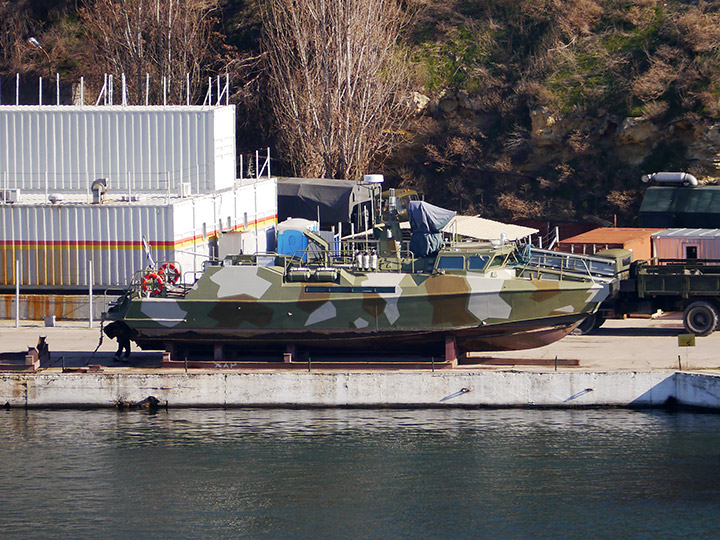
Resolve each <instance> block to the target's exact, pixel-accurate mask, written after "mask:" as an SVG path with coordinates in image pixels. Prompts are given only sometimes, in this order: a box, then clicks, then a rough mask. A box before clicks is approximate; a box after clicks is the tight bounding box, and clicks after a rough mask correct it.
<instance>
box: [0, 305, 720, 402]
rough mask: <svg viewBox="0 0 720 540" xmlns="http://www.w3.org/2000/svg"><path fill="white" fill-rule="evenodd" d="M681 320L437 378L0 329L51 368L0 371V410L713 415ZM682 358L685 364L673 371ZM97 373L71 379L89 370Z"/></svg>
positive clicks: (716, 352) (611, 327) (712, 388)
mask: <svg viewBox="0 0 720 540" xmlns="http://www.w3.org/2000/svg"><path fill="white" fill-rule="evenodd" d="M681 332H682V326H681V324H680V322H679V320H678V319H677V318H673V317H665V318H662V319H658V320H649V319H648V320H642V319H629V320H625V321H608V323H606V326H603V328H602V329H600V331H599V332H598V333H597V334H595V335H592V336H568V337H567V338H565V339H563V340H561V341H559V342H557V343H554V344H552V345H549V346H547V347H543V348H540V349H533V350H527V351H511V352H507V353H492V354H488V355H487V356H488V357H492V358H495V359H497V358H505V360H506V361H507V362H508V363H509V364H508V365H505V366H487V365H481V364H477V365H461V366H459V367H457V368H453V369H444V370H438V371H434V372H433V371H431V370H430V369H426V370H403V369H401V368H398V369H392V370H383V371H368V370H352V369H344V368H343V369H333V370H329V369H322V368H321V367H316V366H315V365H313V367H312V370H311V371H309V372H308V371H304V370H300V371H298V370H295V371H286V370H269V369H252V370H249V369H232V370H227V369H214V370H189V371H188V372H185V371H184V370H182V369H168V368H159V367H157V366H159V359H160V354H159V353H156V352H134V353H133V355H132V362H131V364H130V365H127V364H117V363H115V362H114V361H113V360H112V354H113V351H114V349H115V343H114V342H113V341H111V340H108V339H107V338H105V339H104V340H103V344H102V345H101V347H100V348H99V349H98V352H97V353H96V354H95V356H93V357H92V359H91V354H92V351H93V350H94V349H95V347H96V346H97V344H98V338H99V328H87V324H85V327H84V328H83V326H82V324H80V323H74V324H69V323H67V325H63V326H59V327H54V328H44V327H40V326H35V325H32V324H31V323H25V324H23V325H21V327H20V328H15V327H14V324H12V323H11V322H9V321H2V322H0V349H2V350H1V351H0V352H8V351H20V350H22V349H24V348H25V347H26V346H29V345H33V344H34V343H35V342H36V341H37V338H38V336H39V335H44V336H47V341H48V343H49V345H50V350H51V353H52V358H51V363H50V364H46V367H43V368H41V369H40V370H38V371H37V372H33V373H0V405H6V406H9V407H27V408H36V407H37V408H39V407H48V408H49V407H115V406H124V405H132V404H134V403H138V402H142V401H143V400H146V399H147V398H149V397H151V396H152V397H153V398H154V399H156V400H157V401H158V403H159V405H160V406H168V407H660V406H664V405H668V404H678V405H681V406H690V407H702V408H707V409H718V410H720V333H716V334H713V335H711V336H709V337H706V338H697V344H696V346H695V347H691V348H684V347H683V348H680V347H678V340H677V334H678V333H681ZM554 357H558V359H578V360H580V365H579V366H578V367H561V368H558V369H557V371H556V370H555V369H554V368H553V367H537V366H522V362H523V360H527V359H538V358H542V359H548V358H554ZM678 357H680V360H679V362H680V365H678ZM88 361H90V363H92V364H98V365H100V366H101V370H102V371H99V372H88V373H67V372H63V370H62V369H61V367H60V365H61V364H64V365H65V366H66V367H72V366H82V365H85V364H87V363H88Z"/></svg>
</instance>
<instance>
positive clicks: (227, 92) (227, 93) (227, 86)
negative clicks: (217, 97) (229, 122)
mask: <svg viewBox="0 0 720 540" xmlns="http://www.w3.org/2000/svg"><path fill="white" fill-rule="evenodd" d="M225 105H230V74H229V73H225Z"/></svg>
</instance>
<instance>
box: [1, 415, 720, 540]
mask: <svg viewBox="0 0 720 540" xmlns="http://www.w3.org/2000/svg"><path fill="white" fill-rule="evenodd" d="M718 531H720V415H711V414H689V413H667V412H631V411H621V410H595V411H593V410H590V411H524V410H510V411H507V410H503V411H489V410H229V411H216V410H172V411H170V412H165V411H163V412H160V413H157V414H148V413H145V412H134V411H133V412H124V413H123V412H116V411H28V412H26V411H19V410H11V411H0V537H1V538H32V539H42V538H123V539H126V538H261V539H264V538H268V539H287V538H298V539H300V538H302V539H305V538H307V539H325V538H328V539H329V538H333V539H335V538H348V539H361V538H373V539H374V538H377V539H394V538H403V539H404V538H407V539H419V538H438V539H457V538H580V537H584V538H714V537H717V536H718V534H720V532H718Z"/></svg>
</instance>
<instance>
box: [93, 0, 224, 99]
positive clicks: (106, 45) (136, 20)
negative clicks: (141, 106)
mask: <svg viewBox="0 0 720 540" xmlns="http://www.w3.org/2000/svg"><path fill="white" fill-rule="evenodd" d="M217 10H218V2H217V0H85V6H84V8H83V9H82V10H81V13H82V17H83V19H84V21H85V23H86V25H87V28H88V32H89V35H90V36H91V38H92V41H93V44H94V49H95V59H96V63H95V65H96V66H97V67H98V68H99V69H102V70H104V71H106V72H109V73H115V74H120V73H125V74H127V76H128V77H130V79H129V80H128V93H129V94H130V95H131V96H132V97H133V98H134V99H135V100H136V102H137V103H144V99H145V98H144V96H145V92H146V91H147V90H148V89H147V88H145V77H146V74H150V78H151V80H152V81H153V82H154V85H153V86H152V88H151V89H150V90H149V95H150V97H151V99H152V100H153V102H158V101H159V100H160V99H161V96H162V93H163V90H162V86H161V84H162V83H161V82H160V81H161V80H162V79H163V77H165V78H166V79H167V81H168V92H167V95H168V99H169V101H170V102H171V103H173V102H174V103H183V102H184V101H185V96H186V84H185V82H186V74H190V79H191V87H192V88H193V89H194V92H193V95H192V96H191V98H192V100H193V101H195V100H197V99H198V98H199V97H200V94H201V92H202V91H201V90H200V88H201V87H202V80H203V78H204V76H205V74H206V72H207V71H208V70H212V69H213V68H218V67H219V66H218V64H219V63H220V62H219V54H218V53H217V50H216V47H215V46H216V45H217V44H218V42H219V39H220V36H219V34H217V33H215V31H214V30H213V28H214V25H215V22H216V20H215V19H214V14H215V12H216V11H217Z"/></svg>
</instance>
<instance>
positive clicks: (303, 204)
mask: <svg viewBox="0 0 720 540" xmlns="http://www.w3.org/2000/svg"><path fill="white" fill-rule="evenodd" d="M277 189H278V219H279V220H280V221H283V220H285V219H287V218H291V217H293V218H305V219H310V220H313V221H315V220H317V218H318V209H319V210H320V221H321V222H322V223H325V224H335V223H337V222H338V221H341V222H343V223H349V222H350V221H351V216H352V211H353V207H355V206H356V205H358V204H361V203H363V202H366V201H370V200H371V196H370V190H369V189H367V188H363V187H361V186H359V185H358V184H356V183H355V182H352V181H350V180H332V179H323V178H278V183H277Z"/></svg>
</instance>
